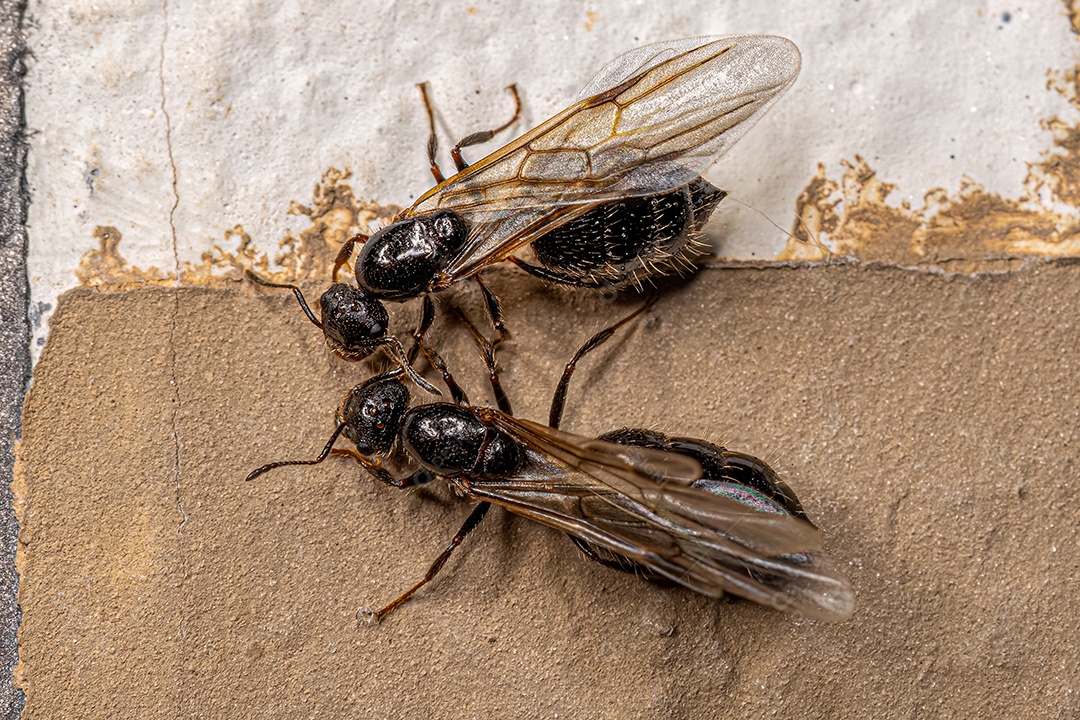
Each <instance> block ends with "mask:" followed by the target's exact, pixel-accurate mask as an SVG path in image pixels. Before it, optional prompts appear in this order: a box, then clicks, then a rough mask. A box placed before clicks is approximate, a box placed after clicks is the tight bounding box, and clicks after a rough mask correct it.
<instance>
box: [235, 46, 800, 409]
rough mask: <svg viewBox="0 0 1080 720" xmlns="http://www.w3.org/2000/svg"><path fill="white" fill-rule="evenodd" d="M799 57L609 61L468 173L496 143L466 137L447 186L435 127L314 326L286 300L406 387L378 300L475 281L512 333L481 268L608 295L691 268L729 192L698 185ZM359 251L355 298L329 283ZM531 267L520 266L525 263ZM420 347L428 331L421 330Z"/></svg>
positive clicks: (767, 53)
mask: <svg viewBox="0 0 1080 720" xmlns="http://www.w3.org/2000/svg"><path fill="white" fill-rule="evenodd" d="M799 66H800V56H799V51H798V48H796V47H795V45H794V44H793V43H792V42H791V41H790V40H787V39H785V38H780V37H773V36H761V35H742V36H729V37H699V38H689V39H681V40H669V41H665V42H659V43H654V44H652V45H646V46H644V47H640V48H637V49H635V50H631V51H629V52H627V53H624V54H623V55H620V56H619V57H617V58H615V59H614V60H613V61H611V62H610V63H608V64H607V65H606V66H605V67H604V68H603V69H602V70H601V71H600V73H599V74H597V75H596V77H594V78H593V79H592V80H591V81H590V82H589V83H588V85H586V86H585V88H583V89H582V90H581V92H580V93H579V94H578V100H577V101H576V102H575V103H574V104H573V105H571V106H570V107H568V108H567V109H565V110H563V111H562V112H560V113H558V114H557V115H555V116H554V117H552V118H550V119H548V120H546V121H545V122H543V123H541V124H540V125H538V126H537V127H535V128H533V129H532V130H530V131H529V132H527V133H525V134H524V135H522V136H521V137H519V138H518V139H516V140H514V141H512V142H511V143H509V144H508V145H506V146H504V147H503V148H501V149H499V150H496V151H495V152H493V153H491V154H490V155H488V156H487V157H485V158H484V159H482V160H480V161H478V162H476V163H475V164H473V165H469V164H467V163H466V162H465V161H464V160H463V159H462V157H461V149H462V148H464V147H468V146H470V145H475V144H478V143H481V142H485V141H487V140H490V139H491V137H492V136H493V135H494V134H495V133H497V132H499V131H501V130H503V129H505V128H506V127H508V126H509V125H510V124H512V123H513V122H514V121H515V120H516V119H517V117H518V114H519V112H520V108H521V104H520V102H519V101H518V96H517V91H516V89H514V88H513V87H512V86H511V88H509V89H510V90H511V91H512V92H513V95H514V99H515V103H516V106H517V111H515V113H514V117H513V118H511V120H510V122H508V123H506V124H505V125H503V126H502V127H500V128H497V129H495V130H491V131H486V132H479V133H474V134H472V135H469V136H467V137H466V138H464V139H463V140H462V141H461V142H459V143H458V144H457V145H456V146H454V148H453V149H452V151H451V157H452V158H453V160H454V164H455V166H456V169H457V173H456V174H455V175H453V176H452V177H449V178H446V179H444V178H443V175H442V172H441V171H440V170H439V167H438V164H437V163H436V161H435V153H436V149H437V140H436V136H435V120H434V115H433V113H432V110H431V104H430V102H429V100H428V96H427V92H426V88H425V86H423V85H421V86H420V87H421V91H422V92H423V99H424V105H425V108H426V110H427V114H428V119H429V121H430V125H431V136H430V139H429V141H428V159H429V161H430V164H431V171H432V174H433V175H434V177H435V181H436V183H437V185H436V186H435V187H433V188H432V189H431V190H429V191H428V192H426V193H424V194H423V195H422V196H421V197H420V198H419V199H418V200H417V201H416V202H415V203H413V205H412V206H411V207H409V208H408V209H406V210H404V211H402V212H401V213H399V214H398V215H397V216H396V217H395V218H394V221H393V222H392V223H391V224H389V225H387V226H386V227H384V228H382V229H380V230H379V231H378V232H376V233H374V234H373V235H371V236H370V237H368V236H365V235H358V236H356V237H355V238H353V239H352V240H349V241H348V242H346V243H345V245H344V246H343V247H342V250H341V253H340V254H339V256H338V259H337V262H336V263H335V266H334V273H333V274H334V278H333V279H334V284H333V285H332V286H331V287H330V288H329V289H328V290H327V291H326V292H325V293H324V294H323V296H322V298H321V299H320V306H321V310H322V318H321V320H319V319H316V318H315V316H314V314H313V313H312V312H311V310H310V309H309V308H308V307H307V304H306V302H305V301H304V298H303V295H302V294H301V293H300V290H299V289H298V288H297V287H295V286H293V285H287V284H277V283H269V282H267V281H265V280H261V279H260V278H258V277H257V276H255V275H254V274H253V273H251V272H250V271H249V272H248V277H249V278H251V279H252V280H254V281H255V282H258V283H260V284H263V285H269V286H272V287H282V288H289V289H291V290H293V292H294V293H295V294H296V297H297V299H298V300H299V301H300V304H301V306H302V307H303V308H304V311H305V313H306V314H307V316H308V318H309V319H310V320H311V321H312V322H313V323H315V324H316V325H318V326H319V327H320V328H322V330H323V333H324V335H325V338H326V343H327V345H328V347H330V349H331V350H333V351H334V352H335V353H337V354H338V355H340V356H342V357H345V358H347V359H362V358H364V357H367V356H368V355H370V354H371V353H372V352H374V351H375V350H376V349H377V348H379V347H387V348H388V349H389V350H390V351H391V352H392V353H393V354H394V356H395V358H396V359H397V361H398V362H399V364H401V365H402V367H403V368H404V369H405V371H406V372H408V373H409V374H410V376H411V377H412V378H413V379H414V381H417V382H418V383H419V384H421V385H422V386H424V387H425V388H426V389H428V390H429V391H433V390H434V388H432V387H431V386H430V385H427V384H426V383H424V382H423V381H422V380H420V379H419V376H418V375H416V373H415V372H414V371H413V370H412V368H411V367H410V366H409V362H408V359H407V358H406V357H405V354H404V353H403V352H402V349H401V345H400V343H398V341H397V340H396V339H394V338H393V336H390V335H388V331H387V324H388V316H387V312H386V309H385V308H384V307H383V304H382V303H383V301H386V300H392V301H397V302H403V301H406V300H410V299H413V298H420V297H422V298H423V299H424V310H423V314H424V317H425V318H427V322H426V324H422V325H423V326H424V327H426V325H430V318H431V317H433V315H434V306H433V304H432V301H431V298H430V294H431V293H433V292H438V291H440V290H443V289H445V288H447V287H450V286H451V285H453V284H455V283H458V282H460V281H463V280H467V279H470V278H471V279H473V280H475V281H476V283H477V284H478V286H479V287H480V288H481V291H482V292H483V295H484V299H485V302H486V305H487V309H488V312H489V314H490V316H491V321H492V324H493V325H494V327H495V329H496V330H497V331H499V333H500V336H501V337H502V336H506V332H505V328H504V326H503V324H502V319H501V312H500V308H499V302H498V300H497V299H496V297H495V295H494V294H492V293H491V292H490V291H489V290H487V288H486V287H485V286H484V284H483V282H482V281H481V278H480V272H481V271H482V270H483V269H485V268H487V267H489V266H491V265H493V264H495V263H498V262H501V261H504V260H505V261H509V262H512V263H514V264H515V265H517V266H518V267H520V268H522V269H523V270H525V271H527V272H529V273H530V274H532V275H534V276H536V277H538V278H540V279H542V280H545V281H549V282H553V283H559V284H563V285H571V286H578V287H590V288H598V289H602V290H617V289H621V288H624V287H627V286H629V285H637V284H640V282H641V281H642V280H644V279H647V278H649V277H652V276H655V275H657V274H660V273H662V272H664V271H665V270H666V269H668V268H671V267H674V266H678V265H680V264H689V260H688V258H690V257H692V256H693V255H694V254H695V253H696V250H695V246H696V244H697V243H698V238H699V237H700V235H701V230H702V227H703V226H704V224H705V222H706V221H707V220H708V219H709V216H710V215H711V214H712V212H713V210H714V209H715V208H716V206H717V204H718V203H719V202H720V200H721V199H723V197H724V196H725V193H724V191H722V190H719V189H718V188H716V187H714V186H713V185H711V184H710V183H709V182H707V181H706V180H704V179H703V178H702V177H701V173H702V172H703V171H704V170H706V169H707V168H708V167H709V166H711V165H712V164H713V163H714V162H715V161H716V159H717V158H718V157H719V156H720V155H721V154H723V153H724V152H726V151H727V150H728V149H729V148H730V147H731V146H732V145H733V144H734V143H735V141H736V140H738V139H739V138H740V137H742V135H743V134H744V133H745V132H746V131H747V130H748V129H749V128H750V127H751V126H752V125H753V124H754V123H755V122H756V121H757V120H758V119H759V118H760V117H761V116H762V115H763V114H764V113H765V112H766V111H767V110H768V109H769V108H770V107H771V106H772V105H773V104H774V103H775V102H776V101H777V100H778V99H779V97H780V95H781V94H782V93H783V92H784V91H785V90H786V89H787V88H788V87H790V86H791V84H792V83H793V82H794V81H795V78H796V76H797V75H798V72H799ZM357 244H362V249H361V251H360V253H359V256H358V257H357V259H356V262H355V266H354V274H355V277H356V283H357V286H355V287H354V286H352V285H349V284H347V283H342V282H338V280H337V275H338V271H339V270H340V269H341V267H343V266H346V265H347V264H348V262H349V259H350V257H351V254H352V251H353V248H354V246H355V245H357ZM523 253H524V254H525V255H526V257H522V254H523ZM415 335H416V336H417V339H418V340H419V339H420V338H421V337H422V335H423V330H422V329H420V330H417V332H416V333H415Z"/></svg>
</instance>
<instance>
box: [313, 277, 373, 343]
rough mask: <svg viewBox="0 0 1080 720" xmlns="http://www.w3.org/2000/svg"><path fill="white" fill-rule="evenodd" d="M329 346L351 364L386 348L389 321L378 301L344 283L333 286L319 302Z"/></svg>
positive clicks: (324, 332) (323, 327)
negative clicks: (379, 348) (378, 349)
mask: <svg viewBox="0 0 1080 720" xmlns="http://www.w3.org/2000/svg"><path fill="white" fill-rule="evenodd" d="M319 305H320V306H321V308H322V329H323V334H324V335H325V336H326V344H327V346H329V347H330V349H331V350H333V351H334V352H335V353H336V354H338V355H340V356H342V357H344V358H347V359H349V360H361V359H363V358H366V357H367V356H368V355H370V354H371V353H372V352H374V351H375V349H376V348H377V347H378V346H379V345H381V344H383V343H382V341H383V340H384V339H385V338H386V329H387V326H388V325H389V323H390V318H389V316H388V315H387V314H386V308H384V307H383V305H382V303H381V302H379V300H378V299H377V298H374V297H372V296H371V295H369V294H367V293H365V292H364V291H363V290H359V289H357V288H354V287H353V286H351V285H346V284H345V283H334V284H333V285H331V286H330V288H329V289H328V290H327V291H326V292H324V293H323V294H322V297H321V298H319Z"/></svg>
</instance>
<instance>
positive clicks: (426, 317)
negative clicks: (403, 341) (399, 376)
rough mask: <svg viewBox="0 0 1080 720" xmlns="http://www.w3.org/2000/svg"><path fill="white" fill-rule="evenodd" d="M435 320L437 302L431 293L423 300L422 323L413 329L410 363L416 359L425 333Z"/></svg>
mask: <svg viewBox="0 0 1080 720" xmlns="http://www.w3.org/2000/svg"><path fill="white" fill-rule="evenodd" d="M434 321H435V303H434V301H432V299H431V296H430V295H425V296H424V300H423V309H422V310H421V312H420V323H419V324H418V325H417V326H416V329H415V330H413V334H412V335H413V344H412V347H411V348H409V355H408V358H409V364H410V365H411V364H412V363H413V362H415V361H416V356H417V354H419V352H420V346H421V344H422V343H423V342H424V335H426V334H427V331H428V330H430V329H431V323H433V322H434Z"/></svg>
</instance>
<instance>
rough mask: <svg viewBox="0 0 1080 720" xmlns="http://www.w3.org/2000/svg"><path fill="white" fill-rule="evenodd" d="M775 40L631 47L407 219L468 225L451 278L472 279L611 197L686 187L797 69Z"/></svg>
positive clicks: (785, 44) (434, 192)
mask: <svg viewBox="0 0 1080 720" xmlns="http://www.w3.org/2000/svg"><path fill="white" fill-rule="evenodd" d="M799 65H800V56H799V51H798V49H797V48H796V47H795V45H794V44H793V43H792V42H791V41H789V40H786V39H784V38H779V37H772V36H754V35H743V36H731V37H703V38H691V39H685V40H675V41H667V42H662V43H656V44H653V45H648V46H645V47H643V48H638V49H636V50H632V51H630V52H628V53H626V54H624V55H622V56H620V57H619V58H616V60H614V61H612V62H611V63H609V64H608V65H607V66H606V67H605V68H604V69H603V70H602V71H601V72H600V73H599V74H598V75H597V76H596V78H594V79H593V80H592V81H591V82H590V83H589V84H588V85H587V86H586V88H585V90H584V91H583V93H584V92H587V93H590V94H589V95H588V96H586V97H584V98H583V99H581V100H579V101H578V102H576V103H575V104H573V105H571V106H570V107H569V108H567V109H566V110H564V111H562V112H561V113H559V114H558V115H556V116H555V117H553V118H551V119H550V120H548V121H546V122H544V123H542V124H540V125H539V126H537V127H536V128H534V129H533V130H531V131H529V132H528V133H526V134H525V135H523V136H522V137H520V138H518V139H517V140H515V141H513V142H511V143H510V144H508V145H506V146H505V147H503V148H501V149H499V150H497V151H495V152H494V153H492V154H491V155H489V156H487V157H486V158H484V159H483V160H480V161H479V162H477V163H476V164H474V165H472V166H470V167H468V168H466V169H465V170H463V171H462V172H460V173H458V174H456V175H454V176H453V177H451V178H449V179H447V180H446V181H444V182H442V183H440V184H439V185H437V186H435V187H434V188H432V189H431V190H430V191H428V192H427V193H425V194H424V195H423V196H421V197H420V199H419V200H417V201H416V203H415V204H414V205H413V206H412V207H411V208H409V209H408V210H406V211H405V212H404V213H403V214H402V216H401V218H407V217H410V216H414V215H422V214H427V213H430V212H434V211H436V210H440V209H449V210H453V211H455V212H456V213H458V214H459V215H460V216H461V217H462V218H463V219H464V220H465V221H466V223H467V224H468V225H469V228H470V230H469V237H468V239H467V240H466V243H465V246H464V248H463V249H462V250H461V251H460V253H459V255H458V256H457V258H455V260H454V261H453V262H452V263H451V264H450V266H449V267H448V269H447V274H448V275H449V276H451V277H454V278H458V277H465V276H467V275H470V274H472V273H475V272H477V271H478V270H479V269H481V268H482V267H484V266H485V265H488V264H490V263H492V262H496V261H498V260H502V259H505V258H506V257H508V256H509V255H511V254H513V253H514V252H515V251H516V250H518V249H519V248H521V247H523V246H524V245H526V244H527V243H529V242H531V241H532V240H534V239H536V238H537V237H539V236H540V235H543V234H544V233H546V232H548V231H550V230H552V229H554V228H556V227H558V226H560V225H562V224H564V223H566V222H569V221H570V220H572V219H573V218H575V217H578V216H580V215H581V214H583V213H584V212H587V211H588V210H589V209H590V208H591V207H592V206H595V204H597V203H600V202H605V201H608V200H613V199H618V198H625V197H638V196H647V195H656V194H659V193H663V192H668V191H671V190H674V189H676V188H679V187H681V186H683V185H685V184H687V183H688V182H690V181H691V180H693V179H694V178H695V177H697V176H698V175H699V174H700V173H701V172H702V171H703V170H705V169H706V168H707V167H709V166H710V165H711V164H712V163H713V162H714V161H715V160H716V158H717V157H718V156H719V155H721V154H723V153H724V152H726V151H727V150H728V148H730V147H731V146H732V145H733V144H734V143H735V141H736V140H738V139H739V138H740V137H742V135H743V133H745V132H746V131H747V130H748V129H750V127H751V126H752V125H753V124H754V123H755V122H756V121H757V120H758V119H759V118H760V117H761V116H762V115H763V114H764V113H765V112H766V111H767V110H768V109H769V108H770V107H771V106H772V105H773V103H775V102H776V100H777V99H778V98H779V97H780V95H781V94H782V93H783V92H784V90H786V89H787V88H788V87H789V86H790V85H791V84H792V83H793V82H794V81H795V78H796V76H797V75H798V71H799Z"/></svg>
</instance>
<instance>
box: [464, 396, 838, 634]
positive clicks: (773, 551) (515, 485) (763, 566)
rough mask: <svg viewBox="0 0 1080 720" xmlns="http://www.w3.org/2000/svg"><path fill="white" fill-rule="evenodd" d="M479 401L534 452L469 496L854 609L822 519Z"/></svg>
mask: <svg viewBox="0 0 1080 720" xmlns="http://www.w3.org/2000/svg"><path fill="white" fill-rule="evenodd" d="M480 412H481V416H482V417H483V418H484V419H485V420H486V421H488V422H491V423H492V424H494V425H496V426H498V427H499V428H500V429H502V430H504V431H505V432H507V433H509V434H510V435H511V436H513V437H515V438H516V439H518V440H519V441H520V442H521V443H522V445H523V446H524V447H525V448H526V450H527V454H528V457H529V460H530V462H529V465H528V467H527V468H526V469H524V470H523V471H522V472H520V473H518V474H516V475H515V476H514V477H512V478H497V479H490V478H482V479H480V478H470V479H469V480H468V481H467V486H465V487H463V489H465V490H466V492H467V493H468V494H469V495H471V496H472V497H475V498H477V499H480V500H485V501H488V502H492V503H495V504H498V505H502V506H504V507H506V508H508V509H509V510H511V511H513V512H515V513H518V514H520V515H523V516H525V517H528V518H530V519H532V520H536V521H537V522H540V523H543V524H545V525H548V526H549V527H553V528H556V529H558V530H561V531H562V532H565V533H567V534H569V535H572V536H574V537H577V538H580V539H582V540H585V541H586V542H589V543H592V544H594V545H598V546H600V547H603V548H605V549H607V550H610V551H611V552H614V553H617V554H619V555H622V556H623V557H626V558H629V559H631V560H633V561H635V562H637V563H639V564H641V565H643V566H645V567H647V568H649V569H650V570H652V571H653V572H655V573H657V574H658V575H661V576H663V577H665V578H668V579H669V580H671V581H673V582H676V583H679V584H681V585H684V586H686V587H689V588H691V589H693V590H696V591H697V592H700V593H703V594H705V595H710V596H718V595H721V594H722V593H724V592H730V593H733V594H735V595H739V596H741V597H744V598H747V599H749V600H753V601H755V602H758V603H761V604H763V605H767V606H770V607H774V608H777V609H779V610H783V611H788V612H797V613H799V614H802V615H805V616H807V617H811V618H815V619H821V620H841V619H844V618H846V617H848V616H849V615H850V614H851V611H852V608H853V597H852V592H851V588H850V586H849V585H848V584H847V582H846V581H845V580H844V579H843V578H842V577H841V576H840V575H839V574H838V573H837V572H836V570H835V569H834V568H833V567H832V566H831V565H830V564H829V563H828V561H827V560H826V559H825V558H823V557H821V556H820V555H818V554H815V553H813V551H814V550H816V549H817V548H819V547H820V544H821V534H820V533H819V531H818V530H817V529H816V528H814V527H813V526H812V525H810V524H809V523H807V522H804V521H802V520H799V519H797V518H794V517H792V516H790V515H787V514H780V513H768V512H759V511H756V510H753V509H751V508H749V507H747V506H746V505H743V504H741V503H739V502H737V501H735V500H732V499H729V498H726V497H723V496H719V495H714V494H712V493H709V492H706V491H704V490H700V489H698V488H696V487H693V486H692V483H693V481H694V480H695V479H697V478H696V476H698V475H699V474H700V466H698V467H697V468H696V469H695V467H694V466H696V465H697V463H696V461H694V460H692V459H691V458H688V457H685V456H681V455H678V454H672V453H664V452H660V451H656V450H651V449H647V448H640V447H636V446H627V445H618V444H615V443H608V442H603V441H598V440H592V439H589V438H583V437H579V436H576V435H572V434H570V433H565V432H562V431H559V430H555V429H553V428H549V427H547V426H543V425H538V424H536V423H532V422H529V421H527V420H520V419H517V418H513V417H510V416H507V415H504V414H502V413H500V412H498V411H496V410H490V409H486V410H481V411H480ZM687 469H690V470H692V472H687Z"/></svg>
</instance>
